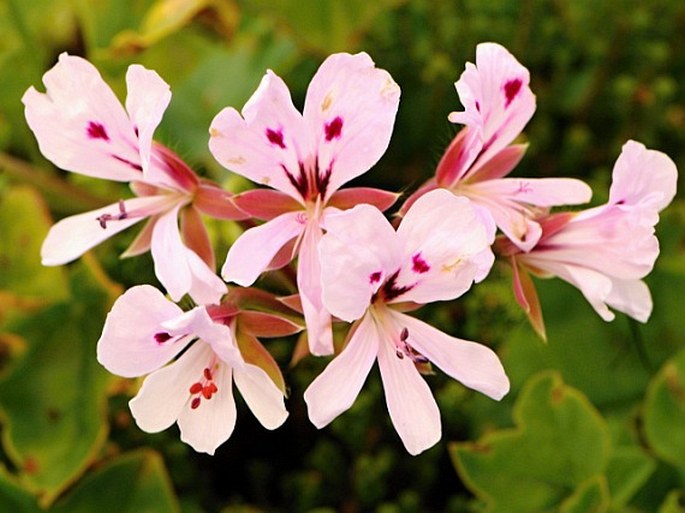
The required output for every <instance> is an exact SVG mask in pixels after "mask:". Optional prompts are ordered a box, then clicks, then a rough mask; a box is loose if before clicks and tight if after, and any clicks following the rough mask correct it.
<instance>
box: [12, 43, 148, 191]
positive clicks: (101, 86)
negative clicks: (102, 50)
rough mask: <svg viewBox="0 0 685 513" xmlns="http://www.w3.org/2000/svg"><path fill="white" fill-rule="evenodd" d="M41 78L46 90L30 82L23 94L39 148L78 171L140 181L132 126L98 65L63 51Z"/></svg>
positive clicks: (139, 169)
mask: <svg viewBox="0 0 685 513" xmlns="http://www.w3.org/2000/svg"><path fill="white" fill-rule="evenodd" d="M43 82H44V83H45V87H46V93H39V92H38V91H36V89H34V88H33V87H31V88H29V89H28V90H27V91H26V93H24V96H23V98H22V102H23V103H24V105H25V107H26V108H25V115H26V121H27V123H28V125H29V127H30V128H31V130H32V131H33V133H34V134H35V136H36V139H37V141H38V146H39V147H40V151H41V153H42V154H43V155H44V156H45V157H46V158H48V159H49V160H50V161H52V162H53V163H54V164H55V165H57V166H58V167H61V168H62V169H67V170H69V171H74V172H76V173H81V174H84V175H88V176H94V177H97V178H106V179H109V180H118V181H132V180H139V179H140V178H141V176H142V173H141V171H142V166H141V161H140V156H139V153H138V138H137V136H136V134H135V129H134V127H133V124H132V123H131V121H130V120H129V118H128V116H127V115H126V111H125V110H124V108H123V107H122V105H121V103H120V102H119V100H118V99H117V97H116V96H115V95H114V93H113V92H112V90H111V89H110V88H109V86H108V85H107V84H105V82H104V81H103V80H102V77H101V76H100V74H99V73H98V71H97V69H95V67H94V66H93V65H92V64H90V63H89V62H88V61H86V60H85V59H82V58H80V57H75V56H71V55H67V54H66V53H63V54H61V55H60V56H59V62H58V63H57V64H56V65H55V66H54V67H53V68H52V69H51V70H49V71H48V72H47V73H45V75H43Z"/></svg>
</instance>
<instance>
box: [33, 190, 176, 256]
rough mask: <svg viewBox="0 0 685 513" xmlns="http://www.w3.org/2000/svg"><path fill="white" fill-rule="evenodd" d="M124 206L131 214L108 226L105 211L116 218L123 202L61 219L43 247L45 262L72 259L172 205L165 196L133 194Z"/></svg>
mask: <svg viewBox="0 0 685 513" xmlns="http://www.w3.org/2000/svg"><path fill="white" fill-rule="evenodd" d="M123 206H124V211H125V212H128V213H129V214H128V215H126V217H125V218H122V219H121V220H117V219H113V220H108V221H106V222H104V225H105V227H104V228H103V227H102V224H101V223H100V221H99V220H98V218H102V216H103V215H104V216H108V215H109V216H112V217H114V218H116V217H117V216H120V215H121V213H122V210H121V203H115V204H113V205H108V206H106V207H102V208H100V209H97V210H93V211H91V212H85V213H83V214H78V215H75V216H71V217H67V218H66V219H62V220H61V221H59V222H57V223H56V224H55V225H54V226H52V228H50V231H49V232H48V235H47V237H46V238H45V240H44V241H43V246H42V247H41V251H40V253H41V258H42V261H43V265H62V264H66V263H67V262H71V261H72V260H74V259H76V258H78V257H80V256H81V255H82V254H83V253H85V252H86V251H88V250H89V249H91V248H92V247H94V246H97V245H98V244H100V243H101V242H102V241H104V240H106V239H108V238H110V237H111V236H112V235H114V234H116V233H119V232H120V231H122V230H125V229H126V228H128V227H129V226H132V225H134V224H135V223H137V222H139V221H141V220H143V219H145V218H146V217H147V216H150V215H154V214H156V213H158V212H160V211H162V210H164V209H166V208H168V207H169V200H168V198H167V197H164V196H148V197H145V198H132V199H129V200H126V201H124V202H123Z"/></svg>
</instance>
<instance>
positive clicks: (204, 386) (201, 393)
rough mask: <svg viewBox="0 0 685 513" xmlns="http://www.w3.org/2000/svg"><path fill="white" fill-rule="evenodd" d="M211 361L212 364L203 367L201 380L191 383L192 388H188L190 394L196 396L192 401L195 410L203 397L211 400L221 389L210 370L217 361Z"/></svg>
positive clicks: (192, 407) (191, 405)
mask: <svg viewBox="0 0 685 513" xmlns="http://www.w3.org/2000/svg"><path fill="white" fill-rule="evenodd" d="M210 363H211V365H210V366H209V367H205V368H204V369H202V378H201V379H200V381H197V382H196V383H193V384H192V385H190V388H189V389H188V392H190V395H191V396H195V397H193V399H192V400H191V401H190V408H191V409H193V410H194V409H196V408H198V407H199V406H200V403H201V402H202V399H206V400H209V399H211V398H212V396H213V395H214V394H216V393H217V392H218V391H219V388H218V387H217V386H216V383H214V377H213V375H212V371H211V370H210V367H211V366H212V365H214V364H215V363H216V362H215V361H214V362H210Z"/></svg>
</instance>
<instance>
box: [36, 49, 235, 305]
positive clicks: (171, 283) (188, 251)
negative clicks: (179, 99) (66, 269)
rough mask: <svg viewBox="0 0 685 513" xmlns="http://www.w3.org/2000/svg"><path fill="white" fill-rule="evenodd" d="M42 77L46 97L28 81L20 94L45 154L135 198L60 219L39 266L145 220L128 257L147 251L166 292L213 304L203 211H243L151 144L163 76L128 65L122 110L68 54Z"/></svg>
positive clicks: (165, 91)
mask: <svg viewBox="0 0 685 513" xmlns="http://www.w3.org/2000/svg"><path fill="white" fill-rule="evenodd" d="M43 82H44V83H45V86H46V93H39V92H38V91H36V89H34V88H33V87H30V88H29V89H28V90H27V91H26V93H25V94H24V97H23V99H22V101H23V102H24V105H25V107H26V111H25V113H26V120H27V122H28V124H29V126H30V127H31V130H33V132H34V134H35V136H36V139H37V140H38V145H39V146H40V150H41V152H42V153H43V155H45V157H46V158H48V159H49V160H51V161H52V162H53V163H54V164H55V165H57V166H58V167H61V168H63V169H67V170H70V171H73V172H76V173H81V174H84V175H87V176H92V177H96V178H105V179H108V180H115V181H120V182H131V188H132V189H133V191H134V192H135V194H136V195H137V196H138V197H137V198H133V199H128V200H122V201H119V202H118V203H116V204H114V205H109V206H106V207H104V208H101V209H98V210H95V211H93V212H87V213H85V214H80V215H76V216H72V217H69V218H66V219H63V220H61V221H60V222H58V223H57V224H56V225H55V226H53V227H52V229H51V230H50V232H49V233H48V236H47V238H46V239H45V242H44V243H43V247H42V250H41V254H42V258H43V264H44V265H61V264H64V263H67V262H69V261H71V260H74V259H75V258H78V257H79V256H81V255H82V254H83V253H84V252H85V251H87V250H89V249H90V248H92V247H93V246H95V245H97V244H99V243H100V242H102V241H103V240H105V239H107V238H109V237H111V236H112V235H114V234H115V233H118V232H120V231H122V230H124V229H126V228H128V227H129V226H131V225H133V224H135V223H137V222H139V221H141V220H142V219H146V218H149V220H148V223H147V224H146V226H145V227H144V228H143V230H142V231H141V233H140V235H139V236H138V237H137V238H136V240H135V241H134V242H133V244H132V245H131V247H130V248H129V249H128V250H127V252H126V253H125V255H127V256H130V255H136V254H140V253H143V252H145V251H147V250H149V249H151V251H152V257H153V259H154V263H155V272H156V274H157V277H158V278H159V280H160V282H161V283H162V284H163V285H164V287H166V289H167V290H168V291H169V294H170V295H171V297H172V298H174V299H175V300H179V299H180V298H181V297H182V296H183V295H184V294H186V293H189V294H190V295H191V296H192V297H193V299H195V301H197V302H199V303H203V304H204V303H217V302H218V301H219V299H220V298H221V296H222V295H223V294H224V293H225V292H226V286H225V284H224V283H223V282H222V281H221V279H220V278H219V277H218V276H216V274H215V272H214V265H215V264H214V254H213V251H212V248H211V245H210V243H209V239H208V237H207V233H206V231H205V229H204V226H203V224H202V221H201V220H200V212H202V213H205V214H209V215H213V216H215V217H222V218H229V219H236V218H239V217H241V216H242V217H243V218H244V214H242V213H241V212H240V211H239V210H238V209H236V207H235V206H233V205H232V203H231V202H230V200H229V194H228V193H226V192H224V191H222V190H221V189H219V188H218V187H217V186H215V185H213V184H210V183H204V182H201V181H200V179H199V178H198V177H197V176H196V175H195V173H194V172H193V171H192V170H191V169H190V168H189V167H188V166H187V165H186V164H185V163H184V162H183V161H182V160H181V159H180V158H179V157H178V156H177V155H176V154H174V153H173V152H172V151H171V150H169V149H168V148H166V147H164V146H162V145H160V144H158V143H156V142H154V141H153V140H152V135H153V133H154V131H155V128H156V127H157V125H158V124H159V122H160V121H161V119H162V115H163V113H164V111H165V110H166V107H167V105H168V104H169V101H170V99H171V93H170V91H169V86H168V85H167V84H166V82H164V81H163V80H162V79H161V78H160V77H159V75H157V73H155V72H154V71H151V70H148V69H145V68H144V67H142V66H139V65H133V66H130V67H129V69H128V73H127V74H126V83H127V86H128V96H127V98H126V108H125V109H124V108H123V107H122V105H121V103H120V102H119V100H118V99H117V98H116V96H115V95H114V93H113V92H112V90H111V89H110V88H109V87H108V86H107V84H105V82H104V81H103V80H102V77H101V76H100V74H99V73H98V71H97V70H96V69H95V67H94V66H93V65H92V64H90V63H89V62H88V61H86V60H84V59H82V58H80V57H74V56H71V55H67V54H66V53H63V54H62V55H60V57H59V62H58V63H57V64H56V65H55V66H54V67H53V68H52V69H51V70H50V71H48V72H47V73H45V75H44V77H43ZM179 216H180V217H181V221H182V223H181V224H182V225H183V236H182V235H181V233H180V232H179V228H178V218H179Z"/></svg>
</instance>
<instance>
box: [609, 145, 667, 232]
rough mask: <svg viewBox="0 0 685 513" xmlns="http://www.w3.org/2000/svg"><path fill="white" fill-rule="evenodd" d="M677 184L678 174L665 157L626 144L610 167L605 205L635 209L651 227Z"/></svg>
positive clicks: (661, 154) (662, 154) (641, 147)
mask: <svg viewBox="0 0 685 513" xmlns="http://www.w3.org/2000/svg"><path fill="white" fill-rule="evenodd" d="M677 180H678V171H677V169H676V167H675V164H674V163H673V161H672V160H671V159H670V158H669V157H668V155H666V154H664V153H661V152H660V151H656V150H648V149H647V148H645V146H644V145H642V144H640V143H639V142H636V141H628V142H627V143H625V144H624V145H623V150H622V151H621V155H619V157H618V160H616V164H615V165H614V171H613V182H612V184H611V189H610V191H609V203H613V204H624V205H627V206H638V205H639V206H640V208H642V209H644V210H645V215H646V222H648V223H649V224H651V225H652V226H653V225H655V224H656V223H657V222H658V220H659V216H658V215H656V214H657V213H658V212H659V211H661V210H662V209H664V208H665V207H666V206H667V205H668V204H669V203H670V202H671V201H672V200H673V198H674V196H675V193H676V182H677ZM650 211H651V212H652V214H651V215H650V214H649V212H650Z"/></svg>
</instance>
